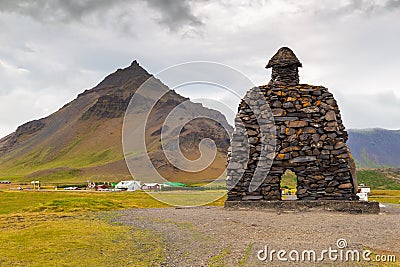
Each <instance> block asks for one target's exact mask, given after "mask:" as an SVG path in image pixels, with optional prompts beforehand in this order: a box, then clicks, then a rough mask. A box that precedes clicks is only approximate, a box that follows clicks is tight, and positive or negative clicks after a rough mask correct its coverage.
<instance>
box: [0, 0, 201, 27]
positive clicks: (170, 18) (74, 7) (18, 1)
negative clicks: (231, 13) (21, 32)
mask: <svg viewBox="0 0 400 267" xmlns="http://www.w3.org/2000/svg"><path fill="white" fill-rule="evenodd" d="M141 1H142V2H145V3H147V5H148V6H149V7H150V8H151V9H153V10H155V11H156V12H159V13H160V16H161V18H160V19H159V21H158V22H159V23H160V24H162V25H166V26H167V27H168V28H169V29H170V30H173V31H176V30H179V29H180V28H181V27H183V26H185V25H191V26H199V25H202V22H201V20H200V19H199V18H197V17H196V16H194V15H193V13H192V9H191V1H187V0H141ZM137 3H138V2H137V1H132V0H113V1H110V0H70V1H66V0H37V1H31V0H2V1H0V12H9V13H17V14H22V15H25V16H29V17H31V18H33V19H35V20H38V21H42V22H46V23H47V22H64V23H68V22H71V21H79V20H82V18H84V17H85V16H87V15H90V14H93V13H98V12H107V11H109V10H110V9H111V8H113V7H117V8H119V9H120V10H121V8H120V6H121V5H127V6H126V7H127V10H128V11H129V9H133V8H135V7H136V4H137ZM139 3H140V2H139ZM123 9H124V8H122V10H123ZM117 19H118V18H117Z"/></svg>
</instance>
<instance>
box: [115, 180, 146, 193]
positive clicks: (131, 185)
mask: <svg viewBox="0 0 400 267" xmlns="http://www.w3.org/2000/svg"><path fill="white" fill-rule="evenodd" d="M115 189H119V190H126V191H136V190H140V189H141V186H140V182H139V181H134V180H131V181H121V182H119V183H118V184H116V186H115Z"/></svg>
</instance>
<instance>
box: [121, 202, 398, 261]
mask: <svg viewBox="0 0 400 267" xmlns="http://www.w3.org/2000/svg"><path fill="white" fill-rule="evenodd" d="M118 220H119V221H120V222H121V223H123V224H127V225H132V226H135V227H139V228H145V229H149V230H152V231H155V233H157V234H159V235H160V236H161V237H162V238H163V239H164V240H165V242H166V244H167V253H166V254H167V258H166V262H165V263H164V264H163V266H208V265H213V264H215V265H218V264H220V263H221V262H222V266H282V265H283V263H282V262H280V261H278V259H277V258H276V256H275V258H274V261H273V262H261V261H260V260H258V259H257V252H258V251H259V250H261V249H263V248H264V247H265V245H267V246H268V248H269V250H272V249H275V250H280V249H284V250H286V251H287V252H289V251H291V250H293V249H296V250H298V251H300V253H301V251H303V250H315V251H316V252H317V256H318V255H320V252H321V251H322V250H324V249H328V248H329V247H332V249H337V245H336V242H337V240H338V239H340V238H344V239H346V241H347V243H348V247H347V249H359V250H362V249H363V248H369V249H372V250H373V251H375V252H378V253H382V254H395V255H396V256H398V257H397V258H398V259H397V262H398V264H399V265H400V263H399V262H400V208H399V207H395V206H388V207H386V208H383V209H382V212H381V213H380V214H378V215H352V214H345V213H337V212H281V213H277V212H267V211H248V210H227V209H224V208H223V207H198V208H165V209H130V210H124V211H120V212H119V214H118ZM286 257H287V255H286ZM324 263H326V264H327V266H332V262H331V261H328V262H327V261H324ZM291 264H292V265H291V266H299V265H304V266H313V264H312V263H310V262H307V263H303V264H299V263H296V264H294V265H293V262H292V263H291ZM320 265H321V262H320V263H319V264H317V263H316V264H315V266H320ZM337 265H338V264H337V262H336V263H335V264H334V266H337ZM347 265H350V264H347ZM353 265H355V264H354V263H353ZM341 266H342V265H341ZM358 266H368V265H366V262H360V263H358ZM382 266H385V265H382Z"/></svg>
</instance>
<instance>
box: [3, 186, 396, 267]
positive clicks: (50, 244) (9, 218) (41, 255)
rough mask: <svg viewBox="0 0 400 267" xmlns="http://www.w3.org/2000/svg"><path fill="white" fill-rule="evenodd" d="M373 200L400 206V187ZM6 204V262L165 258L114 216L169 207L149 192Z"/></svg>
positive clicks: (27, 198) (147, 236) (111, 262)
mask: <svg viewBox="0 0 400 267" xmlns="http://www.w3.org/2000/svg"><path fill="white" fill-rule="evenodd" d="M197 193H203V194H209V193H210V192H208V191H205V192H197ZM211 193H213V192H211ZM214 193H215V192H214ZM164 194H171V195H170V197H171V198H172V199H173V198H177V197H179V196H177V195H174V193H172V192H164ZM370 199H371V200H377V201H382V202H384V203H397V204H400V191H399V190H377V191H373V192H372V195H371V197H370ZM224 201H225V197H224V198H221V199H219V200H217V201H215V202H214V203H211V204H210V205H218V206H221V205H223V203H224ZM0 203H1V205H0V266H85V265H86V266H154V265H159V264H160V263H162V262H163V260H164V258H165V248H166V244H165V243H164V242H165V240H163V239H162V237H160V236H157V234H155V233H154V232H149V231H148V230H145V229H138V228H134V227H131V226H126V225H121V224H118V223H115V220H113V219H114V218H115V217H116V216H117V214H116V212H115V211H114V210H120V209H126V208H161V207H168V205H167V204H164V203H161V202H158V201H157V200H155V199H154V198H152V197H151V196H150V195H148V194H147V193H145V192H89V191H87V192H85V191H78V192H76V191H75V192H74V191H48V192H41V191H39V192H38V191H10V190H3V191H0ZM210 260H211V261H212V262H210V263H209V264H210V265H215V264H217V263H218V260H219V258H218V255H216V257H214V258H212V259H210ZM211 263H212V264H211ZM214 263H215V264H214ZM217 265H218V264H217ZM217 265H216V266H217Z"/></svg>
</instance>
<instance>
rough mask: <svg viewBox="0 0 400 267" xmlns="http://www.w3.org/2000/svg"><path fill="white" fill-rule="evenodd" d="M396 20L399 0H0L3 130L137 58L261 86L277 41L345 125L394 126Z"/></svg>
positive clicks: (398, 107) (155, 66) (398, 121)
mask: <svg viewBox="0 0 400 267" xmlns="http://www.w3.org/2000/svg"><path fill="white" fill-rule="evenodd" d="M399 18H400V0H386V1H385V0H376V1H373V0H346V1H344V0H334V1H320V0H303V1H296V0H293V1H290V0H287V1H283V0H266V1H250V0H249V1H219V0H213V1H205V0H203V1H179V0H136V1H129V0H113V1H109V0H70V1H67V0H37V1H34V0H1V1H0V103H1V105H0V136H4V135H6V134H8V133H10V132H12V131H14V130H15V129H16V127H17V126H18V125H20V124H22V123H24V122H27V121H30V120H32V119H37V118H41V117H44V116H47V115H49V114H50V113H52V112H54V111H56V110H57V109H59V108H60V107H61V106H63V105H64V104H65V103H66V102H69V101H71V100H72V99H74V98H75V97H76V96H77V94H78V93H80V92H82V91H83V90H84V89H87V88H91V87H93V86H95V85H96V84H97V83H98V82H99V81H100V80H101V79H102V78H103V77H105V76H106V75H107V74H109V73H111V72H114V71H115V70H116V69H117V68H123V67H126V66H128V65H129V64H130V63H131V62H132V61H133V60H134V59H137V60H138V62H139V63H140V64H141V66H143V67H144V68H146V69H147V70H148V71H149V72H150V73H157V72H159V71H161V70H162V69H164V68H166V67H169V66H171V65H174V64H178V63H182V62H186V61H193V60H204V61H214V62H219V63H223V64H226V65H229V66H232V67H234V68H236V69H237V70H239V71H241V72H243V73H244V74H245V75H247V76H248V77H249V78H250V79H251V80H252V81H253V82H254V83H255V84H265V83H267V82H268V80H269V76H270V71H269V70H266V69H264V66H265V65H266V63H267V61H268V60H269V59H270V58H271V57H272V56H273V54H274V53H275V52H276V51H277V50H278V48H279V47H281V46H289V47H290V48H292V49H293V50H294V52H295V53H296V55H297V57H298V58H299V59H300V61H301V62H302V63H303V68H301V69H300V79H301V82H302V83H310V84H315V85H324V86H326V87H328V88H329V89H330V90H331V92H333V94H334V95H335V97H336V98H337V100H338V103H339V107H340V108H341V112H342V115H343V117H344V123H345V126H346V127H347V128H371V127H383V128H390V129H400V91H399V89H400V88H399V85H398V83H397V81H398V79H399V76H400V73H399V72H400V67H399V63H400V49H399V44H400V19H399ZM186 94H187V95H186V96H189V97H200V96H201V93H199V92H198V90H193V92H192V93H191V92H190V90H188V92H186ZM206 97H208V98H212V97H213V96H212V94H210V92H207V95H206ZM218 97H219V96H217V95H216V96H215V98H218ZM219 100H221V99H219ZM222 100H223V99H222ZM228 102H229V101H228Z"/></svg>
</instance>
